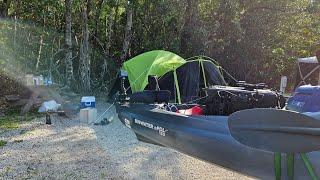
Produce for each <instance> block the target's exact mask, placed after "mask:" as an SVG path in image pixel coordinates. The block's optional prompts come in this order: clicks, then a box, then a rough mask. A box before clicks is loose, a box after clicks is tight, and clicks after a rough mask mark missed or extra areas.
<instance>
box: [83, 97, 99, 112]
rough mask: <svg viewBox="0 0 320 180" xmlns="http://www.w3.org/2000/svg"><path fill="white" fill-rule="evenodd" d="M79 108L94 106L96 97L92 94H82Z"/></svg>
mask: <svg viewBox="0 0 320 180" xmlns="http://www.w3.org/2000/svg"><path fill="white" fill-rule="evenodd" d="M80 107H81V109H83V108H87V107H92V108H95V107H96V98H95V97H94V96H83V97H82V98H81V104H80Z"/></svg>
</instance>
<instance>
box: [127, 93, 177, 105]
mask: <svg viewBox="0 0 320 180" xmlns="http://www.w3.org/2000/svg"><path fill="white" fill-rule="evenodd" d="M170 96H171V92H170V91H168V90H159V91H155V90H145V91H142V92H136V93H133V94H131V95H129V97H130V102H132V103H146V104H152V103H168V102H169V100H170Z"/></svg>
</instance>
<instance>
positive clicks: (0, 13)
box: [0, 0, 10, 17]
mask: <svg viewBox="0 0 320 180" xmlns="http://www.w3.org/2000/svg"><path fill="white" fill-rule="evenodd" d="M9 4H10V0H3V1H2V3H1V6H0V8H1V9H0V17H7V16H8V9H9Z"/></svg>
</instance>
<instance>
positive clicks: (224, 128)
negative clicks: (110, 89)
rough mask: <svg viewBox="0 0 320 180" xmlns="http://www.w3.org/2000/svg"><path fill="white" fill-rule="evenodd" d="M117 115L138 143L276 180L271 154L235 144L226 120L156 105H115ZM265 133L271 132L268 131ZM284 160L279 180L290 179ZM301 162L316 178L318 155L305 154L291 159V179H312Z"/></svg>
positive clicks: (319, 162) (315, 153)
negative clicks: (183, 112)
mask: <svg viewBox="0 0 320 180" xmlns="http://www.w3.org/2000/svg"><path fill="white" fill-rule="evenodd" d="M116 111H117V114H118V117H119V119H120V121H121V122H122V123H123V124H124V125H125V126H126V127H128V128H130V129H131V130H132V131H133V132H134V133H135V134H136V136H137V138H138V139H139V140H140V141H143V142H147V143H152V144H156V145H160V146H165V147H169V148H172V149H175V150H177V151H179V152H182V153H184V154H187V155H190V156H192V157H195V158H198V159H200V160H204V161H207V162H210V163H214V164H217V165H219V166H222V167H224V168H227V169H230V170H233V171H237V172H240V173H242V174H245V175H248V176H252V177H256V178H261V179H275V163H274V158H275V156H274V153H273V152H270V151H266V150H261V149H256V148H251V147H249V146H246V145H243V144H241V143H240V142H238V141H237V140H236V139H235V138H234V137H232V136H231V132H230V129H229V126H228V116H210V115H209V116H204V115H200V116H187V115H183V114H179V113H176V112H170V111H168V110H166V109H163V108H161V107H159V106H158V105H156V104H150V105H149V104H139V103H122V104H121V103H118V104H117V105H116ZM319 127H320V125H319ZM255 131H256V130H254V131H252V132H255ZM263 131H265V130H263ZM268 131H270V132H272V131H273V130H272V129H271V130H270V128H269V130H268ZM283 131H287V130H286V129H285V130H283ZM301 131H305V130H304V129H302V130H301ZM290 133H291V134H290ZM298 133H302V132H298ZM314 133H317V132H314ZM289 135H292V132H289ZM312 135H313V134H312ZM312 135H310V136H312ZM297 138H298V137H297ZM316 138H318V134H316ZM317 140H318V139H317ZM310 142H311V141H310ZM311 143H312V142H311ZM260 144H264V143H260ZM316 146H317V147H318V146H319V145H318V144H317V145H316ZM285 156H286V155H285V154H282V158H281V161H282V162H281V164H282V166H281V167H280V169H281V171H282V175H281V177H282V178H281V179H289V178H288V175H287V174H286V171H287V167H286V163H285V161H286V158H285ZM304 158H308V159H309V165H310V164H311V169H312V170H313V173H314V176H313V179H314V178H315V177H316V174H320V152H318V151H314V152H310V153H307V154H306V156H300V155H296V156H294V179H310V177H312V176H310V168H309V171H308V168H307V167H308V166H306V165H305V164H306V163H305V162H306V161H303V159H304Z"/></svg>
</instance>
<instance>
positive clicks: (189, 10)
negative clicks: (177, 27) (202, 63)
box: [180, 0, 203, 56]
mask: <svg viewBox="0 0 320 180" xmlns="http://www.w3.org/2000/svg"><path fill="white" fill-rule="evenodd" d="M200 28H201V25H200V23H199V0H187V6H186V12H185V15H184V25H183V28H182V32H181V40H180V52H181V53H182V54H184V55H187V54H188V55H192V56H194V55H199V54H200V53H201V51H202V49H203V47H202V42H201V38H200V34H201V33H200Z"/></svg>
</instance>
